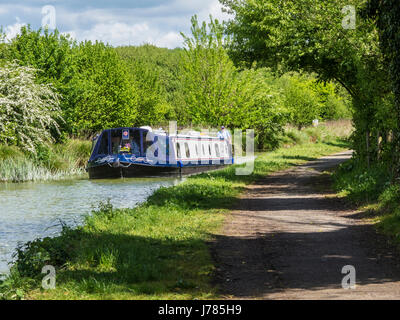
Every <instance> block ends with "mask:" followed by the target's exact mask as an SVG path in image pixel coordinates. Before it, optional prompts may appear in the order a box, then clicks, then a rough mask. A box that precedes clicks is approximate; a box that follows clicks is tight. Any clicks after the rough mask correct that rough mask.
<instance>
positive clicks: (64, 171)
mask: <svg viewBox="0 0 400 320" xmlns="http://www.w3.org/2000/svg"><path fill="white" fill-rule="evenodd" d="M90 148H91V144H90V142H89V141H82V140H76V139H73V140H68V141H67V142H66V143H64V144H56V145H49V146H42V147H40V148H38V151H37V153H36V154H34V155H32V154H29V153H26V152H22V151H21V150H20V149H18V148H17V147H13V146H0V182H24V181H47V180H60V179H66V178H71V177H74V176H80V175H84V174H85V165H86V162H87V160H88V158H89V156H90Z"/></svg>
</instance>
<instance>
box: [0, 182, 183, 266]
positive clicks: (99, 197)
mask: <svg viewBox="0 0 400 320" xmlns="http://www.w3.org/2000/svg"><path fill="white" fill-rule="evenodd" d="M179 181H180V180H179V179H176V178H166V179H161V178H157V179H118V180H87V179H81V180H71V181H52V182H35V183H0V274H1V273H7V272H8V271H9V266H8V263H9V262H10V261H11V260H12V254H13V252H14V250H15V248H16V247H17V245H18V243H25V242H27V241H31V240H34V239H36V238H41V237H46V236H55V235H57V234H58V233H59V232H60V230H61V226H60V221H63V222H65V223H67V224H68V225H71V226H75V225H78V224H79V223H81V222H82V219H83V216H84V215H85V214H88V213H90V211H91V210H92V209H93V207H95V208H97V206H98V204H99V203H100V201H103V202H105V201H107V199H110V202H111V204H112V205H113V207H114V208H131V207H134V206H136V205H138V204H139V203H141V202H143V201H145V200H146V199H147V197H148V196H149V195H151V194H152V193H153V192H154V191H155V190H156V189H158V188H160V187H161V186H171V185H175V184H177V183H178V182H179Z"/></svg>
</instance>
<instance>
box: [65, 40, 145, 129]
mask: <svg viewBox="0 0 400 320" xmlns="http://www.w3.org/2000/svg"><path fill="white" fill-rule="evenodd" d="M73 61H74V77H73V78H72V79H71V81H70V82H69V83H68V90H69V93H68V96H67V97H66V99H68V105H69V106H70V109H68V110H66V115H67V118H68V120H69V122H70V125H71V127H72V128H73V132H74V133H80V134H93V133H94V132H97V131H100V130H102V129H105V128H112V127H119V126H133V125H134V123H135V121H136V118H137V113H138V110H137V103H138V102H137V96H136V88H135V87H134V85H133V84H132V83H131V82H130V81H129V80H130V79H129V76H128V72H127V67H126V64H125V63H124V62H123V61H122V60H121V58H120V57H119V56H118V54H117V53H116V52H115V50H114V48H112V47H110V46H106V45H105V44H103V43H101V42H97V41H96V43H92V42H91V41H85V42H82V43H80V44H79V45H78V46H77V47H76V48H74V50H73Z"/></svg>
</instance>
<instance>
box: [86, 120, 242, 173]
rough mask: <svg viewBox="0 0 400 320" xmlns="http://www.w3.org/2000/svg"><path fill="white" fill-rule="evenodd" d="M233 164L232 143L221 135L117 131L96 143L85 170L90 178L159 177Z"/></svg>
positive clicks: (143, 129) (146, 129)
mask: <svg viewBox="0 0 400 320" xmlns="http://www.w3.org/2000/svg"><path fill="white" fill-rule="evenodd" d="M229 140H230V139H229ZM233 161H234V160H233V157H232V145H231V141H228V139H224V138H221V137H218V136H212V135H210V134H208V135H204V134H201V133H200V132H196V131H191V132H189V133H181V134H178V133H173V134H167V133H166V132H165V131H164V130H162V129H159V130H153V129H152V128H151V127H140V128H116V129H107V130H104V131H102V132H101V134H100V135H98V136H97V137H96V138H95V139H94V140H93V146H92V153H91V156H90V159H89V161H88V164H87V168H86V170H87V172H88V173H89V178H91V179H102V178H120V177H122V178H123V177H127V178H128V177H158V176H164V175H177V174H178V175H180V174H192V173H197V172H203V171H207V170H215V169H219V168H222V167H224V166H226V165H230V164H232V163H233Z"/></svg>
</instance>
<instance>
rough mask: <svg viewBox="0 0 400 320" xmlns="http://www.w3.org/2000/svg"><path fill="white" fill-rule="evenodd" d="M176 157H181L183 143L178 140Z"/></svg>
mask: <svg viewBox="0 0 400 320" xmlns="http://www.w3.org/2000/svg"><path fill="white" fill-rule="evenodd" d="M176 157H177V158H181V145H180V144H179V143H178V142H177V143H176Z"/></svg>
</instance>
